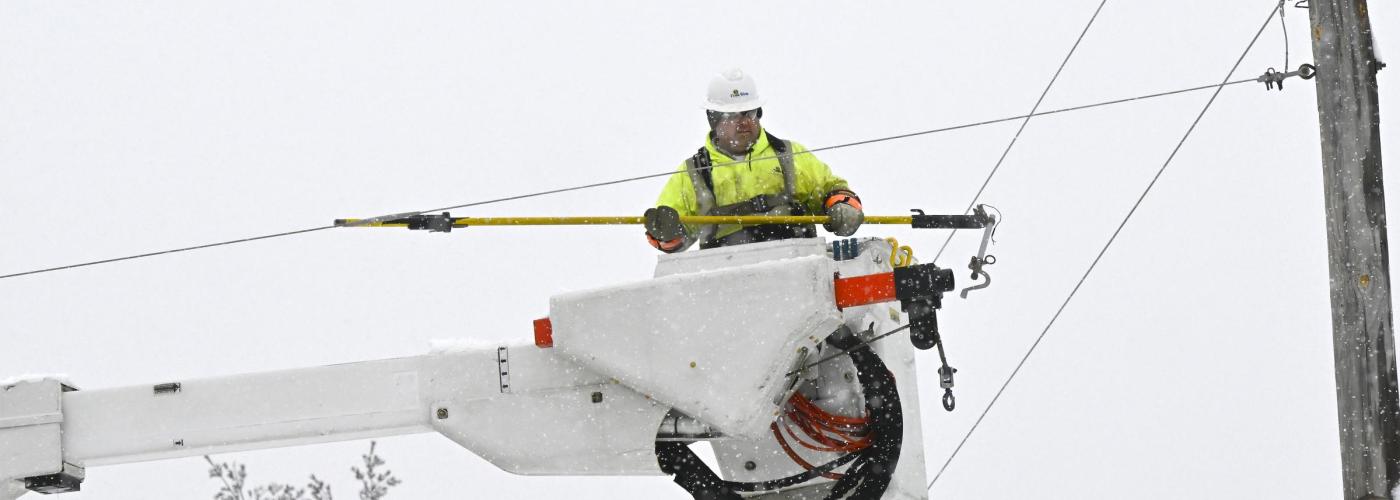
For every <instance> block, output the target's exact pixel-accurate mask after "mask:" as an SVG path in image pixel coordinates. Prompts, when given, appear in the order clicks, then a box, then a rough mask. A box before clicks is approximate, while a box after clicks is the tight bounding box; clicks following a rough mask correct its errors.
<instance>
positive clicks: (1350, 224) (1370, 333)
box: [1285, 0, 1400, 500]
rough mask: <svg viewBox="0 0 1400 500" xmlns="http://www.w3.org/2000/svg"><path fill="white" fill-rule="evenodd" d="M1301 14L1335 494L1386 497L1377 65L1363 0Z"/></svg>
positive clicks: (1388, 333) (1390, 336)
mask: <svg viewBox="0 0 1400 500" xmlns="http://www.w3.org/2000/svg"><path fill="white" fill-rule="evenodd" d="M1285 8H1287V7H1285ZM1308 13H1309V18H1310V21H1311V23H1310V24H1311V28H1312V29H1311V32H1312V33H1311V34H1312V40H1313V60H1314V61H1315V63H1316V65H1317V80H1316V82H1317V84H1316V86H1317V111H1318V120H1319V124H1320V126H1319V129H1321V132H1322V165H1323V187H1324V189H1325V191H1326V196H1325V198H1326V207H1327V253H1328V267H1329V269H1330V273H1331V274H1330V276H1331V292H1332V293H1331V298H1332V342H1333V355H1334V358H1335V362H1336V365H1335V371H1336V379H1337V424H1338V428H1339V431H1340V437H1341V451H1342V484H1343V491H1344V496H1343V498H1345V499H1348V500H1351V499H1362V498H1391V495H1390V493H1391V490H1392V489H1393V488H1394V487H1395V486H1396V483H1397V480H1400V425H1397V424H1400V400H1397V384H1396V375H1395V336H1394V333H1393V330H1392V325H1391V321H1392V315H1391V310H1390V307H1391V304H1390V261H1389V258H1388V253H1387V252H1388V243H1387V235H1386V224H1385V190H1384V187H1383V185H1382V175H1381V140H1380V108H1379V106H1378V104H1377V97H1376V94H1377V91H1376V72H1377V71H1378V70H1379V69H1380V65H1379V64H1378V63H1377V62H1376V60H1375V55H1374V54H1375V53H1374V51H1373V49H1372V40H1371V22H1370V19H1369V18H1368V17H1367V12H1366V0H1311V1H1310V2H1309V12H1308Z"/></svg>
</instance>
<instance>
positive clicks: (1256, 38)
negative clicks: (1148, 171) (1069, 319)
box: [928, 3, 1283, 490]
mask: <svg viewBox="0 0 1400 500" xmlns="http://www.w3.org/2000/svg"><path fill="white" fill-rule="evenodd" d="M1282 8H1283V5H1282V3H1280V4H1279V6H1278V7H1275V8H1274V9H1271V10H1269V17H1268V18H1267V19H1265V20H1264V24H1263V26H1260V27H1259V31H1258V32H1256V33H1255V34H1254V38H1253V39H1251V40H1250V41H1249V45H1247V46H1245V49H1244V52H1243V53H1241V54H1240V57H1239V59H1237V60H1235V65H1234V66H1231V67H1230V72H1229V73H1226V74H1225V81H1229V80H1230V77H1231V76H1234V74H1235V70H1237V69H1239V67H1240V63H1243V62H1244V58H1245V56H1246V55H1248V54H1249V51H1250V49H1252V48H1254V43H1255V42H1257V41H1259V35H1262V34H1263V33H1264V28H1266V27H1268V26H1269V22H1270V21H1272V20H1273V19H1274V14H1276V13H1278V12H1279V11H1280V10H1282ZM1223 87H1224V85H1221V87H1220V88H1217V89H1216V90H1215V93H1213V94H1211V96H1210V100H1209V101H1206V105H1205V106H1204V107H1202V108H1201V112H1200V113H1198V114H1197V115H1196V119H1195V120H1193V121H1192V122H1191V126H1190V127H1188V128H1187V129H1186V133H1185V134H1184V135H1182V136H1181V140H1180V141H1178V142H1177V143H1176V147H1175V148H1172V152H1171V154H1170V155H1167V160H1166V161H1165V162H1163V163H1162V167H1161V168H1158V169H1157V174H1156V175H1153V176H1152V181H1151V182H1149V183H1147V188H1146V189H1143V190H1142V194H1141V195H1139V196H1138V199H1137V201H1135V202H1133V206H1132V208H1131V209H1129V210H1128V214H1127V215H1125V216H1123V221H1122V222H1119V223H1118V228H1117V229H1114V230H1113V235H1112V236H1109V238H1108V242H1107V243H1104V245H1103V248H1101V249H1099V254H1098V255H1097V256H1095V257H1094V261H1093V262H1091V263H1089V268H1088V269H1085V270H1084V275H1083V276H1080V277H1079V282H1078V283H1075V285H1074V288H1073V289H1071V290H1070V292H1069V295H1068V296H1066V297H1065V300H1064V302H1062V303H1060V308H1059V309H1057V310H1056V311H1055V315H1054V316H1051V317H1050V321H1049V322H1048V323H1046V324H1045V328H1044V329H1043V330H1041V331H1040V335H1039V336H1038V337H1036V339H1035V342H1034V343H1032V344H1031V347H1030V349H1028V350H1027V351H1026V354H1025V355H1024V356H1022V357H1021V361H1020V362H1019V363H1016V368H1015V369H1013V370H1011V375H1010V376H1008V377H1007V378H1006V382H1003V383H1002V384H1001V388H1000V389H998V390H997V393H996V395H994V396H992V400H991V401H990V402H988V403H987V407H986V408H984V409H983V410H982V414H981V415H979V416H978V417H977V420H976V421H975V422H973V423H972V427H971V428H969V429H968V430H967V434H965V435H963V438H962V441H960V442H959V443H958V446H957V448H954V449H953V453H952V454H951V455H949V456H948V460H947V461H945V462H943V467H942V468H940V469H938V474H936V475H934V476H933V480H932V481H929V483H928V489H929V490H932V489H933V485H934V483H937V482H938V478H940V477H943V472H945V471H947V470H948V465H949V464H951V463H953V459H954V458H956V457H957V456H958V452H959V451H961V450H962V448H963V445H965V444H967V439H968V438H969V437H972V433H973V432H975V431H976V430H977V426H978V425H980V424H981V423H982V419H984V418H986V417H987V413H988V412H990V411H991V409H992V406H993V405H995V404H996V403H997V400H999V399H1001V395H1002V393H1003V392H1005V391H1006V387H1007V386H1009V385H1011V381H1012V380H1014V379H1015V378H1016V375H1017V374H1018V373H1020V372H1021V368H1022V367H1023V366H1025V365H1026V360H1027V359H1030V357H1031V353H1034V352H1035V348H1036V347H1038V346H1039V345H1040V341H1041V340H1044V339H1045V334H1046V333H1048V332H1049V331H1050V327H1052V326H1054V325H1055V320H1057V319H1059V318H1060V313H1063V312H1064V311H1065V307H1066V306H1068V305H1069V302H1070V300H1073V299H1074V295H1075V294H1076V293H1078V292H1079V288H1080V287H1082V286H1083V285H1084V280H1086V279H1088V278H1089V273H1092V272H1094V267H1095V266H1097V265H1098V264H1099V261H1100V260H1102V259H1103V256H1104V253H1106V252H1108V248H1109V247H1110V246H1112V245H1113V242H1114V241H1116V240H1117V239H1118V234H1119V233H1121V232H1122V231H1123V227H1124V226H1126V225H1127V224H1128V220H1129V219H1132V218H1133V214H1135V213H1137V209H1138V207H1140V206H1142V201H1143V200H1144V199H1146V198H1147V194H1148V193H1149V192H1151V191H1152V187H1153V186H1156V185H1157V180H1158V179H1160V178H1161V177H1162V173H1163V172H1165V171H1166V170H1167V166H1169V165H1171V163H1172V160H1173V159H1175V158H1176V153H1177V152H1178V151H1181V146H1182V145H1184V144H1186V139H1187V138H1189V137H1191V133H1192V132H1194V131H1195V130H1196V125H1197V124H1199V123H1200V122H1201V118H1202V117H1204V116H1205V115H1206V111H1208V110H1210V106H1211V104H1214V103H1215V98H1216V97H1218V96H1219V95H1220V90H1221V88H1223Z"/></svg>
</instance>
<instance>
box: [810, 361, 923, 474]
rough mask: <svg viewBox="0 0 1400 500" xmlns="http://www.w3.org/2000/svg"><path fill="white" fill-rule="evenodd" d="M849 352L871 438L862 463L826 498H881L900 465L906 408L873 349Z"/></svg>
mask: <svg viewBox="0 0 1400 500" xmlns="http://www.w3.org/2000/svg"><path fill="white" fill-rule="evenodd" d="M842 340H845V342H842V343H846V344H850V343H854V341H855V337H854V336H846V338H845V339H842ZM833 345H835V344H833ZM837 347H845V346H841V345H837ZM849 353H850V356H851V361H853V362H855V366H856V376H857V378H858V379H859V380H860V386H861V389H862V391H863V392H864V393H865V409H866V412H867V413H868V414H869V415H870V416H869V423H868V425H869V426H870V433H871V436H872V437H871V443H870V446H869V447H867V448H866V449H864V450H861V451H860V455H861V457H860V460H858V461H857V462H856V464H855V465H854V466H852V467H851V468H850V470H848V471H847V472H846V475H845V476H844V477H842V478H841V479H840V480H838V481H837V482H836V485H835V486H833V487H832V490H831V494H830V495H828V496H827V498H830V499H834V498H840V497H841V496H843V495H845V493H846V492H847V491H850V492H851V494H850V497H849V498H880V496H881V495H883V494H884V493H885V490H886V489H887V488H889V486H890V480H891V479H893V478H894V469H895V466H896V465H898V464H899V452H900V448H901V447H902V446H903V443H904V408H903V405H901V404H900V401H899V389H898V388H897V387H896V386H895V380H894V375H893V374H891V373H890V370H889V368H888V367H886V366H885V363H884V362H883V361H881V360H880V357H879V356H877V355H875V352H874V351H872V350H871V349H870V346H869V345H862V346H860V347H857V348H855V349H851V350H850V351H849ZM853 488H854V489H853Z"/></svg>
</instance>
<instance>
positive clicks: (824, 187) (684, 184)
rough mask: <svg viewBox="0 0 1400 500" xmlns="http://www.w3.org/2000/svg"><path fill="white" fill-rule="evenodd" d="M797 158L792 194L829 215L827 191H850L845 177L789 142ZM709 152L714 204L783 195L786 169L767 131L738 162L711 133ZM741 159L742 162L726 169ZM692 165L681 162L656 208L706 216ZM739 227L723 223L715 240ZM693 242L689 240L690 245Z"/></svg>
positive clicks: (693, 231) (693, 230)
mask: <svg viewBox="0 0 1400 500" xmlns="http://www.w3.org/2000/svg"><path fill="white" fill-rule="evenodd" d="M787 142H788V145H789V149H790V151H789V152H790V153H791V154H792V155H793V156H792V161H793V167H794V169H795V170H796V179H795V182H794V184H795V186H794V192H793V195H794V197H795V198H796V199H797V202H798V203H800V204H801V205H802V207H803V209H804V210H805V212H806V213H808V214H821V213H825V211H824V210H823V208H824V207H822V202H823V201H824V200H825V199H826V196H827V194H828V193H830V192H832V191H835V190H837V189H849V187H847V185H846V181H845V179H842V178H840V177H837V176H835V175H833V174H832V173H831V168H830V167H828V166H827V165H826V164H825V163H822V161H821V160H818V159H817V157H816V156H815V155H813V154H811V153H807V152H806V151H807V148H805V147H803V146H802V145H801V144H798V143H797V142H795V141H787ZM705 150H706V151H708V152H709V154H710V161H711V163H712V164H714V165H722V166H717V167H714V168H713V169H711V171H710V172H711V179H712V181H713V185H714V189H713V191H712V192H713V193H714V197H715V200H714V204H715V205H716V206H724V205H730V204H733V203H738V202H741V201H745V200H749V199H752V198H753V197H755V196H759V195H765V194H768V195H773V194H780V193H782V192H783V169H782V166H781V165H780V164H779V163H778V159H777V158H776V156H777V152H776V151H774V150H773V147H772V145H771V144H769V141H768V132H767V131H766V130H765V131H763V132H762V133H761V134H759V136H758V142H756V143H755V144H754V145H753V149H752V150H751V152H750V153H749V154H748V155H747V156H745V157H744V158H733V159H731V158H730V157H728V156H725V154H724V153H721V152H719V150H718V149H715V145H714V142H713V141H712V140H710V137H709V136H708V134H707V135H706V137H705ZM736 160H740V162H739V163H735V164H733V165H725V164H726V163H731V162H734V161H736ZM687 163H688V161H685V162H681V165H680V167H678V168H677V169H676V170H677V173H676V174H674V175H672V176H671V177H670V180H669V181H667V182H666V187H665V188H663V189H662V190H661V196H659V197H658V198H657V199H656V205H657V206H661V205H666V206H669V207H671V208H674V209H676V211H677V212H680V214H681V215H682V216H687V215H706V214H702V213H700V206H699V202H698V201H697V200H696V191H695V185H694V184H693V183H692V182H691V176H690V174H689V173H688V172H687V171H686V166H687ZM739 229H740V226H738V225H734V224H726V225H722V226H720V227H719V228H718V231H717V232H716V233H715V237H717V238H722V237H724V236H728V235H729V234H731V233H734V232H735V231H738V230H739ZM699 230H700V228H698V227H695V226H689V225H688V226H686V231H687V232H688V233H689V234H690V235H691V237H690V238H687V239H689V240H694V239H695V236H696V235H697V233H698V232H699ZM692 242H693V241H688V242H687V246H688V244H689V243H692Z"/></svg>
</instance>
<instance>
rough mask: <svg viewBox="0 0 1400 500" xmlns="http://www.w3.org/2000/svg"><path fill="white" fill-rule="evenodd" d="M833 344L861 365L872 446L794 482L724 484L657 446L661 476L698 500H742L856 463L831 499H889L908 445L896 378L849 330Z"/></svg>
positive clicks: (680, 449)
mask: <svg viewBox="0 0 1400 500" xmlns="http://www.w3.org/2000/svg"><path fill="white" fill-rule="evenodd" d="M828 342H829V343H830V344H831V345H832V346H834V347H836V348H839V349H845V353H846V354H847V355H849V356H850V357H851V361H852V362H854V364H855V367H856V374H857V379H858V380H859V381H860V385H861V391H862V392H863V393H864V396H865V408H866V413H867V414H868V415H869V417H868V418H869V420H868V424H867V425H868V426H869V429H870V432H871V435H872V437H871V444H870V446H868V447H866V448H865V449H863V450H861V451H858V452H854V453H847V454H845V455H842V456H840V457H838V458H836V459H835V460H832V461H830V462H827V463H824V464H822V465H818V466H816V467H813V468H812V469H811V470H807V471H803V472H801V473H798V474H794V475H791V476H787V477H783V478H778V479H771V480H768V481H757V482H740V481H725V480H722V479H720V478H719V476H718V475H716V474H715V473H714V471H712V470H710V468H709V466H707V465H705V464H704V463H703V462H701V461H700V459H699V457H697V456H695V453H694V452H692V451H690V448H688V447H686V445H685V444H684V443H676V442H657V443H656V451H657V461H658V464H659V465H660V466H661V470H662V471H664V472H666V473H668V474H673V475H675V482H676V484H678V485H680V486H681V487H682V488H685V490H686V491H688V492H690V494H691V495H693V496H695V498H736V496H735V493H734V492H738V491H744V492H755V491H768V490H775V489H779V488H785V487H788V486H795V485H798V484H802V483H805V482H807V481H811V480H813V479H816V478H817V477H819V476H821V475H822V474H824V473H827V472H831V471H833V470H835V469H836V468H838V467H841V466H842V465H846V464H848V463H851V462H852V461H854V462H855V464H854V465H852V466H851V467H850V468H849V469H848V470H847V472H846V474H845V475H844V476H843V477H842V478H841V479H840V480H838V481H837V482H836V484H835V486H833V487H832V490H831V492H830V493H829V494H828V495H827V497H826V498H828V499H835V498H841V497H843V496H845V494H846V492H850V496H849V497H847V498H853V499H865V498H879V497H880V496H881V495H883V494H884V492H885V490H886V489H887V488H889V485H890V480H891V479H892V478H893V477H894V469H895V466H896V465H897V464H898V463H899V452H900V447H901V446H902V445H903V442H904V410H903V406H902V405H901V404H900V401H899V390H898V388H897V387H896V385H895V380H894V375H893V374H891V373H890V370H889V368H888V367H886V366H885V363H884V362H883V361H881V360H880V357H879V356H878V355H876V354H875V352H874V351H872V350H871V349H870V346H869V344H868V343H867V344H860V343H858V341H857V339H856V337H855V336H854V335H851V334H850V332H849V330H846V329H844V328H843V329H842V330H841V331H839V332H837V333H836V334H834V335H832V338H831V339H829V340H828Z"/></svg>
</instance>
